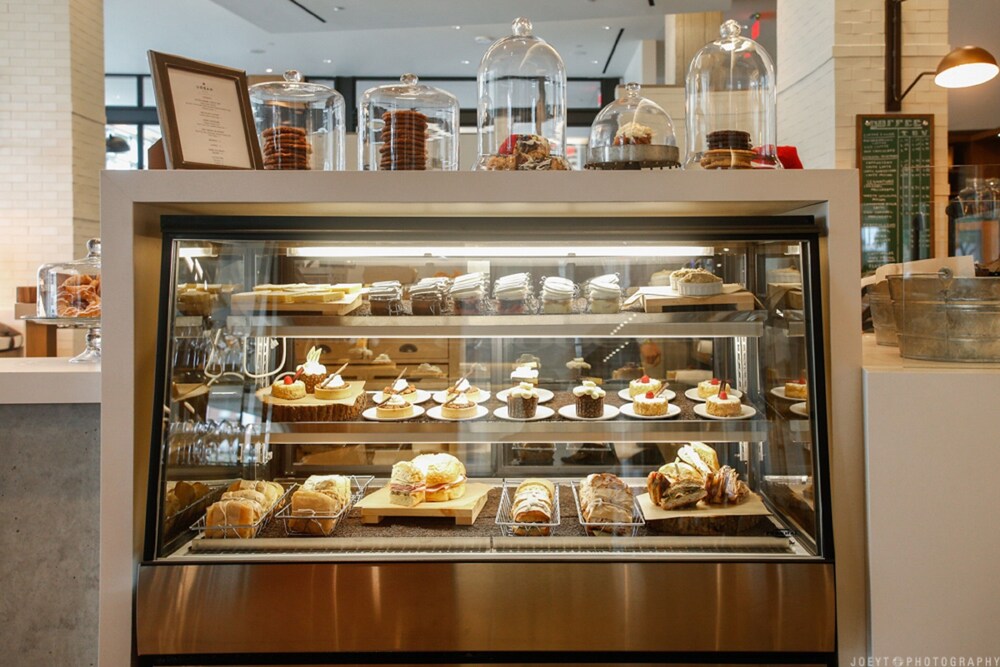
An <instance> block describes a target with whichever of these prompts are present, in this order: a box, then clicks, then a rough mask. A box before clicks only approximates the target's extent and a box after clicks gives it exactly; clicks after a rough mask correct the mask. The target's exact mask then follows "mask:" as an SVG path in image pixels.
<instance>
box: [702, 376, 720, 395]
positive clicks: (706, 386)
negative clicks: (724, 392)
mask: <svg viewBox="0 0 1000 667" xmlns="http://www.w3.org/2000/svg"><path fill="white" fill-rule="evenodd" d="M719 382H720V380H719V378H712V379H711V380H705V381H704V382H699V383H698V398H708V397H709V396H714V395H716V394H718V393H719Z"/></svg>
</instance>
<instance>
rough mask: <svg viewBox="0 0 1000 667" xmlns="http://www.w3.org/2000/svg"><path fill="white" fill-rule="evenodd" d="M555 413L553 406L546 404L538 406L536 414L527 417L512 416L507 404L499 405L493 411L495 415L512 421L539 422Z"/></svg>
mask: <svg viewBox="0 0 1000 667" xmlns="http://www.w3.org/2000/svg"><path fill="white" fill-rule="evenodd" d="M554 414H555V412H553V411H552V408H547V407H545V406H544V405H539V406H538V407H536V408H535V416H534V417H528V418H527V419H524V418H521V417H511V416H510V415H508V414H507V406H506V405H504V406H502V407H499V408H497V409H496V410H494V411H493V416H495V417H499V418H500V419H506V420H507V421H512V422H537V421H540V420H542V419H548V418H549V417H551V416H552V415H554Z"/></svg>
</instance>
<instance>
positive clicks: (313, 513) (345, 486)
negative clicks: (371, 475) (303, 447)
mask: <svg viewBox="0 0 1000 667" xmlns="http://www.w3.org/2000/svg"><path fill="white" fill-rule="evenodd" d="M350 502H351V480H350V479H349V478H347V477H344V476H343V475H313V476H311V477H309V478H308V479H307V480H306V481H305V482H303V484H302V486H300V487H299V488H298V489H296V490H295V492H294V493H293V494H292V511H291V516H292V518H291V519H289V521H288V529H289V530H291V531H292V532H295V533H307V534H309V535H330V534H331V533H332V532H333V530H334V528H336V527H337V522H338V521H339V520H340V518H341V515H342V513H343V512H344V510H345V509H347V507H348V505H350Z"/></svg>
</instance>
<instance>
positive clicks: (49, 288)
mask: <svg viewBox="0 0 1000 667" xmlns="http://www.w3.org/2000/svg"><path fill="white" fill-rule="evenodd" d="M37 308H38V309H37V313H38V317H37V318H35V319H32V321H33V322H39V323H43V324H51V325H55V326H59V327H62V328H71V329H87V336H86V347H85V348H84V350H83V352H81V353H80V354H78V355H77V356H75V357H73V358H72V359H70V360H69V363H71V364H80V363H98V362H100V360H101V329H100V327H101V239H89V240H88V241H87V256H86V257H84V258H83V259H75V260H72V261H68V262H56V263H52V264H43V265H42V266H41V267H39V269H38V307H37Z"/></svg>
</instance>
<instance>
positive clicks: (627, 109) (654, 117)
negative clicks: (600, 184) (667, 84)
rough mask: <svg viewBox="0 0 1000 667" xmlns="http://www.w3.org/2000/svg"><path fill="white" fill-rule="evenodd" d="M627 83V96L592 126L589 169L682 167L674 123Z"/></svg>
mask: <svg viewBox="0 0 1000 667" xmlns="http://www.w3.org/2000/svg"><path fill="white" fill-rule="evenodd" d="M640 91H641V87H640V86H639V84H638V83H626V84H625V92H624V94H623V95H622V96H621V97H620V98H618V99H617V100H615V101H614V102H612V103H611V104H609V105H608V106H606V107H604V108H603V109H601V112H600V113H598V114H597V118H595V119H594V123H593V125H591V126H590V144H589V146H588V148H587V169H669V168H672V167H679V166H680V165H681V163H680V159H679V158H680V152H679V151H678V149H677V137H676V136H675V135H674V122H673V121H672V120H671V119H670V114H668V113H667V112H666V111H665V110H664V109H663V107H661V106H660V105H659V104H657V103H656V102H654V101H652V100H650V99H647V98H645V97H643V96H642V95H641V94H640Z"/></svg>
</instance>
